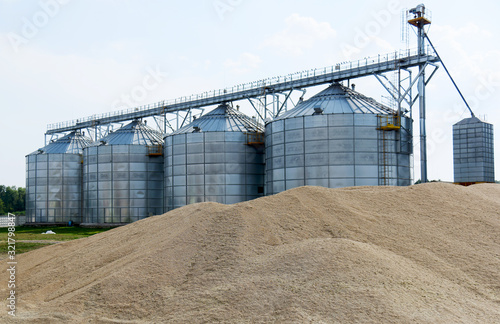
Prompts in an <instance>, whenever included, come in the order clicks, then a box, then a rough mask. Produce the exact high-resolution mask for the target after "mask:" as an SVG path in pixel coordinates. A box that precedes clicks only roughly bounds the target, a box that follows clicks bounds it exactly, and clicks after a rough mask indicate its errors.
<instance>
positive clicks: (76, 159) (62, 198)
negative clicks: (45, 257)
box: [26, 131, 92, 223]
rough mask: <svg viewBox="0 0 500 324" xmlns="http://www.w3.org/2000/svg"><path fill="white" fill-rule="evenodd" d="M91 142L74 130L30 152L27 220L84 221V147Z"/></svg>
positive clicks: (27, 184) (27, 158)
mask: <svg viewBox="0 0 500 324" xmlns="http://www.w3.org/2000/svg"><path fill="white" fill-rule="evenodd" d="M91 143H92V141H91V139H90V138H88V137H85V136H84V135H83V134H82V133H80V132H79V131H74V132H72V133H70V134H68V135H66V136H64V137H62V138H60V139H58V140H56V141H54V142H52V143H50V144H48V145H47V146H45V147H43V148H41V149H39V150H38V151H36V152H33V153H31V154H29V155H28V156H26V222H28V223H67V222H69V221H70V220H71V221H73V222H76V223H79V222H81V221H82V149H83V148H84V147H85V146H88V145H90V144H91Z"/></svg>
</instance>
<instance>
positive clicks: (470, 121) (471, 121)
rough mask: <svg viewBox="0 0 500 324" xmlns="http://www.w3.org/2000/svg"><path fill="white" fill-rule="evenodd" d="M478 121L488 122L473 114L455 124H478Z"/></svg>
mask: <svg viewBox="0 0 500 324" xmlns="http://www.w3.org/2000/svg"><path fill="white" fill-rule="evenodd" d="M478 123H481V124H488V123H486V122H483V121H482V120H481V119H479V118H477V117H476V116H473V117H469V118H465V119H462V120H461V121H459V122H458V123H456V124H455V125H468V124H478Z"/></svg>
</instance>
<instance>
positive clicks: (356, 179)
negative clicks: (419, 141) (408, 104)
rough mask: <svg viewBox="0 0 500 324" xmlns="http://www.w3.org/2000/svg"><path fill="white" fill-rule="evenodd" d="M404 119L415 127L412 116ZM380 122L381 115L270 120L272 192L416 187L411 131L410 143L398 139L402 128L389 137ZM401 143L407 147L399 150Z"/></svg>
mask: <svg viewBox="0 0 500 324" xmlns="http://www.w3.org/2000/svg"><path fill="white" fill-rule="evenodd" d="M402 123H403V125H404V126H405V127H408V128H409V127H411V120H410V119H408V118H403V119H402ZM378 125H379V121H378V116H377V115H375V114H330V115H316V116H298V117H292V118H288V119H283V120H276V121H273V122H270V123H268V124H267V125H266V184H267V194H275V193H278V192H281V191H284V190H288V189H291V188H295V187H299V186H304V185H313V186H323V187H330V188H337V187H349V186H365V185H369V186H377V185H381V184H387V185H410V184H411V182H412V172H411V163H410V161H411V145H410V144H409V143H410V142H411V135H410V136H408V135H405V136H403V140H404V142H406V143H403V144H404V145H401V144H402V143H401V142H400V141H396V140H395V139H396V138H397V137H396V134H397V133H396V131H392V132H385V140H383V139H382V131H380V130H377V128H378ZM409 129H411V128H409ZM409 134H411V133H409ZM384 142H385V153H384V150H383V144H384ZM398 146H400V147H405V148H406V150H407V151H406V152H401V153H398V154H397V153H396V150H398V151H399V152H400V151H401V150H400V149H398ZM384 156H385V163H384V162H383V158H384ZM384 175H385V177H386V178H387V181H386V183H382V179H383V178H384Z"/></svg>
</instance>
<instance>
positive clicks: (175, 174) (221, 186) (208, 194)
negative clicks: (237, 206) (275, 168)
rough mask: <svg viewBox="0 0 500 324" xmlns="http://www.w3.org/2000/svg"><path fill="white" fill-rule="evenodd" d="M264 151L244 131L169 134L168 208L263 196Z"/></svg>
mask: <svg viewBox="0 0 500 324" xmlns="http://www.w3.org/2000/svg"><path fill="white" fill-rule="evenodd" d="M263 190H264V154H263V152H259V151H258V149H256V148H255V147H252V146H249V145H246V136H245V134H244V133H242V132H199V133H188V134H176V135H171V136H167V137H166V138H165V208H166V210H167V211H168V210H172V209H174V208H177V207H181V206H184V205H187V204H192V203H197V202H204V201H211V202H219V203H223V204H233V203H237V202H241V201H246V200H250V199H255V198H258V197H260V196H263Z"/></svg>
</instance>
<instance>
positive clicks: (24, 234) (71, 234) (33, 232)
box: [0, 226, 109, 241]
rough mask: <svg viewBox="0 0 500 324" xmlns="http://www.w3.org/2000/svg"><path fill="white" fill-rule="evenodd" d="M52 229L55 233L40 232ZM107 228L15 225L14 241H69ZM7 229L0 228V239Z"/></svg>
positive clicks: (5, 237) (4, 235) (3, 238)
mask: <svg viewBox="0 0 500 324" xmlns="http://www.w3.org/2000/svg"><path fill="white" fill-rule="evenodd" d="M49 230H51V231H53V232H55V233H56V234H42V233H45V232H47V231H49ZM107 230H109V228H83V227H57V226H54V227H27V226H17V227H16V231H15V234H16V235H15V237H13V238H14V239H15V240H16V241H20V240H51V241H71V240H76V239H79V238H83V237H87V236H91V235H94V234H97V233H101V232H105V231H107ZM7 233H8V229H7V228H6V227H5V228H0V240H1V241H5V240H7Z"/></svg>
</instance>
